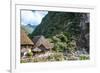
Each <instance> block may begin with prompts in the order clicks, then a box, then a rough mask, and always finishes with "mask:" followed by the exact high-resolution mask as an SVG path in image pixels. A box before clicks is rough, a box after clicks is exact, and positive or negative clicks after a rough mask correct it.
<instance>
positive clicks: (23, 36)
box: [21, 29, 34, 45]
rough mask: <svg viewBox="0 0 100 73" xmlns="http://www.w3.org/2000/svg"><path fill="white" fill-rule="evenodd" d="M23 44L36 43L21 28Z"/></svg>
mask: <svg viewBox="0 0 100 73" xmlns="http://www.w3.org/2000/svg"><path fill="white" fill-rule="evenodd" d="M21 45H34V43H33V42H32V41H31V40H30V38H29V37H28V36H27V34H26V33H25V31H24V30H23V29H21Z"/></svg>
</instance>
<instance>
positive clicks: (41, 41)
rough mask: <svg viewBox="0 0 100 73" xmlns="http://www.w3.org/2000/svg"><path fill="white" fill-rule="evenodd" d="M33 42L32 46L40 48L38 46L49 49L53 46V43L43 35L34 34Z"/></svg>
mask: <svg viewBox="0 0 100 73" xmlns="http://www.w3.org/2000/svg"><path fill="white" fill-rule="evenodd" d="M32 41H33V43H34V47H39V48H40V49H41V47H40V46H43V47H44V48H45V49H51V48H53V44H52V43H50V42H49V41H48V40H47V39H45V37H44V36H42V35H41V36H35V37H34V38H33V40H32Z"/></svg>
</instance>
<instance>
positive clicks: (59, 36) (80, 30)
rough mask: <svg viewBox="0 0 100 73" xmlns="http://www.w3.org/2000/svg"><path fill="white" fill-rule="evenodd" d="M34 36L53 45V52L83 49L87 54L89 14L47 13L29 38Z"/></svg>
mask: <svg viewBox="0 0 100 73" xmlns="http://www.w3.org/2000/svg"><path fill="white" fill-rule="evenodd" d="M36 35H43V36H45V37H46V38H48V40H50V41H51V42H52V43H54V48H53V50H54V51H58V52H62V51H63V52H64V51H66V50H67V51H68V52H73V51H75V50H82V49H85V50H86V51H87V52H88V53H89V13H75V12H74V13H72V12H52V11H49V12H48V14H47V15H46V16H45V17H44V18H43V20H42V22H41V24H40V25H39V26H37V27H36V29H35V30H34V32H32V34H31V35H30V38H33V37H34V36H36Z"/></svg>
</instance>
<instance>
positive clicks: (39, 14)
mask: <svg viewBox="0 0 100 73" xmlns="http://www.w3.org/2000/svg"><path fill="white" fill-rule="evenodd" d="M47 13H48V12H47V11H28V10H23V11H21V24H22V25H27V24H31V25H38V24H40V23H41V20H42V18H43V17H44V16H45V15H46V14H47Z"/></svg>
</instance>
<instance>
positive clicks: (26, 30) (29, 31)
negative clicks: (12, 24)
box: [21, 24, 37, 34]
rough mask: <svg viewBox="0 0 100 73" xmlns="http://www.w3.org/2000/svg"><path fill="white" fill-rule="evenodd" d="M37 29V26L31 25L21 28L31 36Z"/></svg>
mask: <svg viewBox="0 0 100 73" xmlns="http://www.w3.org/2000/svg"><path fill="white" fill-rule="evenodd" d="M36 27H37V25H31V24H27V25H21V28H22V29H24V31H25V32H26V33H27V34H31V33H32V32H33V31H34V30H35V28H36Z"/></svg>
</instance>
